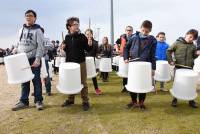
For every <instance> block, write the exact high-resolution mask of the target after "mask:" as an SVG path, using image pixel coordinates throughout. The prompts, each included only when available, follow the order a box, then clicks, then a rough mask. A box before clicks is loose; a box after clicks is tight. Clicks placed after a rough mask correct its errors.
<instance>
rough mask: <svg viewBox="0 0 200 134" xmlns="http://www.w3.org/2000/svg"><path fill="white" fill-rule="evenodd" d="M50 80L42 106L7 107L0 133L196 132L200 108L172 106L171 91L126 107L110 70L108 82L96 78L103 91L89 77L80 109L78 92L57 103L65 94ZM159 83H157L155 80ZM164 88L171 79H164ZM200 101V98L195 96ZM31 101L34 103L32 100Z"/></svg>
mask: <svg viewBox="0 0 200 134" xmlns="http://www.w3.org/2000/svg"><path fill="white" fill-rule="evenodd" d="M56 80H57V77H56V78H55V79H54V82H53V96H51V97H47V96H45V95H44V103H45V110H43V111H39V112H38V111H37V110H36V109H35V108H33V107H32V108H29V109H25V110H21V111H17V112H12V111H10V110H7V111H6V114H3V115H0V116H3V118H2V120H0V134H199V133H200V127H199V126H200V108H198V109H192V108H190V107H188V103H187V102H186V101H179V105H178V108H172V107H171V106H170V104H171V99H172V97H171V95H170V94H169V93H168V92H167V93H163V92H158V94H155V93H149V94H148V96H147V99H146V101H145V104H146V106H147V109H146V110H140V109H129V110H128V109H126V108H125V106H126V104H127V103H128V102H129V101H130V97H129V95H128V94H126V93H125V94H122V93H120V91H121V88H122V86H121V83H122V79H121V78H119V77H117V76H116V75H115V73H112V74H111V75H110V78H109V82H108V83H102V82H101V80H100V79H98V82H99V86H100V88H101V89H102V90H103V95H101V96H96V95H95V94H94V88H93V85H92V82H91V80H89V81H88V84H89V97H90V102H91V109H90V110H89V111H87V112H84V111H83V110H82V106H81V98H80V95H77V96H76V104H75V105H74V106H72V107H69V108H62V107H61V106H60V105H61V104H62V103H63V101H64V100H65V99H66V98H67V95H64V94H60V93H58V92H57V90H56V88H55V85H56V82H55V81H56ZM157 85H158V83H157ZM166 88H167V89H170V88H171V83H167V85H166ZM197 102H198V103H200V102H199V98H197ZM31 105H33V103H31Z"/></svg>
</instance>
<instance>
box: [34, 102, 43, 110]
mask: <svg viewBox="0 0 200 134" xmlns="http://www.w3.org/2000/svg"><path fill="white" fill-rule="evenodd" d="M35 105H36V109H37V110H43V109H44V106H43V103H42V102H41V101H38V102H36V103H35Z"/></svg>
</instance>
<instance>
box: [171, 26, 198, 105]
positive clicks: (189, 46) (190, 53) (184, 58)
mask: <svg viewBox="0 0 200 134" xmlns="http://www.w3.org/2000/svg"><path fill="white" fill-rule="evenodd" d="M197 37H198V31H197V30H195V29H191V30H189V31H188V32H187V33H186V35H185V37H184V38H183V37H180V38H179V39H177V40H176V41H175V42H174V43H173V44H172V45H171V46H170V47H169V48H168V50H167V59H168V62H169V63H170V64H171V65H173V66H174V65H175V69H181V68H190V69H192V67H193V65H194V59H195V58H196V57H197V53H196V49H197V48H196V46H195V45H194V43H193V42H194V41H195V40H197ZM172 54H174V59H175V61H174V60H173V58H172ZM171 105H172V106H173V107H177V99H176V98H174V99H173V100H172V104H171ZM189 106H190V107H192V108H197V106H196V103H195V101H194V100H190V101H189Z"/></svg>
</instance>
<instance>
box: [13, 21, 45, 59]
mask: <svg viewBox="0 0 200 134" xmlns="http://www.w3.org/2000/svg"><path fill="white" fill-rule="evenodd" d="M23 52H24V53H26V54H27V57H28V59H31V58H36V60H39V61H40V59H41V57H43V55H44V34H43V33H42V30H41V27H40V25H38V24H34V25H32V26H26V25H25V24H24V25H23V28H22V29H21V30H20V39H19V42H18V44H17V53H23Z"/></svg>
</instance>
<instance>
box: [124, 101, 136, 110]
mask: <svg viewBox="0 0 200 134" xmlns="http://www.w3.org/2000/svg"><path fill="white" fill-rule="evenodd" d="M136 107H138V104H137V102H132V101H131V102H130V103H129V104H127V105H126V108H127V109H130V108H136Z"/></svg>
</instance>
